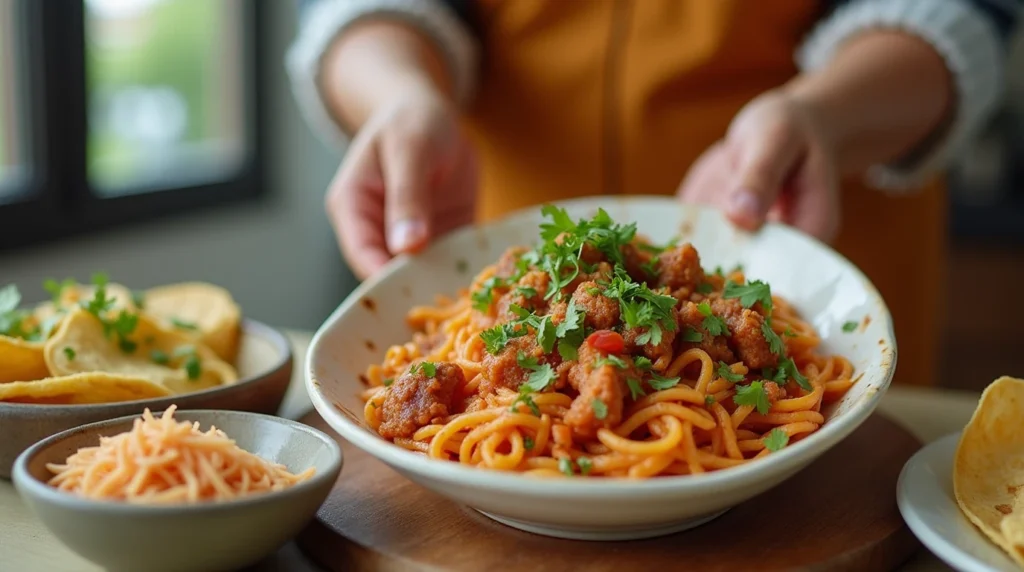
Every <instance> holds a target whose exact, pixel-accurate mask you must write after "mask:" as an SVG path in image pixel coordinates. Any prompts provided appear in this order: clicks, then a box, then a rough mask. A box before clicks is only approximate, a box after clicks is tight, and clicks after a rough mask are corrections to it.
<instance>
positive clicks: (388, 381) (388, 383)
mask: <svg viewBox="0 0 1024 572" xmlns="http://www.w3.org/2000/svg"><path fill="white" fill-rule="evenodd" d="M394 382H395V378H393V377H387V378H384V381H383V382H381V383H383V384H384V387H391V384H392V383H394Z"/></svg>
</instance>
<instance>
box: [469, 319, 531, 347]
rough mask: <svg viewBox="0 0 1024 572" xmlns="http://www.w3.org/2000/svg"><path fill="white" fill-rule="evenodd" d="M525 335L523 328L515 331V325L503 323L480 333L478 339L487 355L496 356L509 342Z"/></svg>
mask: <svg viewBox="0 0 1024 572" xmlns="http://www.w3.org/2000/svg"><path fill="white" fill-rule="evenodd" d="M525 335H526V329H525V328H519V329H517V328H516V325H515V324H513V323H505V324H501V325H499V326H494V327H493V328H489V329H487V330H484V331H482V332H480V339H481V340H483V341H484V347H485V348H486V349H487V353H489V354H491V355H498V354H499V353H501V350H503V349H505V346H506V345H508V342H509V340H512V339H513V338H518V337H520V336H525Z"/></svg>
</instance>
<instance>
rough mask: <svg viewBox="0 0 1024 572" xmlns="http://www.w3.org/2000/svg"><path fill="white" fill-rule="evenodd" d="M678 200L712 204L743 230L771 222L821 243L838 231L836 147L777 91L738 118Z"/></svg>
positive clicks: (800, 105) (806, 112)
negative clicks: (792, 227)
mask: <svg viewBox="0 0 1024 572" xmlns="http://www.w3.org/2000/svg"><path fill="white" fill-rule="evenodd" d="M678 195H679V197H680V199H682V200H683V201H684V202H692V203H704V204H710V205H714V206H716V207H718V208H720V209H722V211H723V212H724V213H725V214H726V216H727V217H728V218H729V219H730V220H731V221H732V222H733V223H734V224H736V225H737V226H740V227H742V228H745V229H748V230H756V229H758V228H760V227H761V225H762V224H764V222H765V220H776V221H782V222H785V223H787V224H790V225H793V226H795V227H797V228H798V229H800V230H802V231H804V232H806V233H808V234H811V235H813V236H815V237H817V238H820V239H822V240H825V241H830V240H832V239H834V238H835V236H836V234H837V233H838V231H839V222H840V211H839V180H838V174H837V165H836V160H835V152H834V150H833V145H832V144H831V142H830V141H829V138H828V136H827V133H825V129H824V128H822V127H821V125H820V122H819V121H818V120H817V118H816V117H815V115H814V112H813V110H812V109H811V108H810V106H808V105H807V104H805V103H804V102H802V101H801V100H800V99H799V98H795V97H792V96H790V95H787V94H785V93H783V92H781V91H772V92H768V93H766V94H763V95H761V96H759V97H757V98H756V99H754V100H753V101H751V102H750V103H748V104H747V105H746V106H745V107H744V108H743V109H742V110H741V111H740V112H739V113H738V114H737V115H736V117H735V118H734V119H733V121H732V124H731V125H730V126H729V131H728V133H727V134H726V136H725V138H724V139H722V140H721V141H719V142H717V143H715V144H714V145H712V146H711V147H710V148H709V149H708V150H707V151H705V152H704V153H703V154H702V155H701V156H700V158H698V159H697V161H696V162H694V164H693V166H692V167H691V168H690V171H689V173H687V175H686V177H685V179H684V180H683V183H682V185H680V187H679V191H678Z"/></svg>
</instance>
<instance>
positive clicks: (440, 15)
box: [285, 0, 479, 144]
mask: <svg viewBox="0 0 1024 572" xmlns="http://www.w3.org/2000/svg"><path fill="white" fill-rule="evenodd" d="M300 7H301V9H302V10H301V13H300V24H299V33H298V35H297V37H296V39H295V41H294V42H293V43H292V45H291V47H290V48H289V50H288V53H287V55H286V61H285V63H286V67H287V69H288V74H289V76H290V78H291V83H292V91H293V93H294V94H295V98H296V100H297V101H298V103H299V108H300V109H301V110H302V113H303V115H304V117H305V118H306V120H307V121H308V122H309V124H310V125H311V126H312V127H313V128H314V130H316V131H317V132H318V133H319V134H320V135H321V136H322V137H323V138H324V139H325V140H327V141H328V142H330V143H335V144H344V143H345V142H346V141H347V140H348V138H349V136H350V135H351V134H349V133H345V132H344V131H343V130H342V127H341V123H340V122H339V121H337V118H336V117H334V116H333V115H332V113H331V111H330V108H329V107H328V106H327V104H326V102H325V101H324V97H323V91H322V90H321V69H322V64H323V58H324V55H325V54H326V52H327V50H328V48H329V47H330V46H331V44H332V43H333V42H334V40H335V39H336V38H337V37H338V36H340V35H341V34H342V33H344V31H345V30H346V29H348V28H349V27H350V26H351V25H352V24H354V23H356V22H359V21H360V20H363V19H367V18H393V19H397V20H401V21H402V22H405V23H408V24H410V25H412V26H415V27H416V28H417V29H418V30H420V31H422V32H423V33H424V34H425V35H426V36H427V37H429V38H430V39H431V40H432V41H433V42H434V43H435V44H436V45H437V47H438V48H439V49H440V51H441V53H442V54H443V56H444V58H445V61H446V63H447V65H448V67H449V69H450V71H451V73H452V78H453V81H454V84H455V98H456V101H457V103H460V104H465V103H466V102H467V101H469V99H470V98H471V97H472V95H473V91H474V90H475V87H476V81H477V62H478V59H479V54H478V51H479V48H478V46H477V43H476V40H475V38H474V37H473V35H472V34H471V31H470V29H469V26H468V25H467V23H466V21H465V19H464V17H465V12H464V10H460V9H459V8H460V7H462V8H464V6H461V5H460V3H458V2H454V3H451V4H449V2H446V1H444V0H304V4H301V5H300Z"/></svg>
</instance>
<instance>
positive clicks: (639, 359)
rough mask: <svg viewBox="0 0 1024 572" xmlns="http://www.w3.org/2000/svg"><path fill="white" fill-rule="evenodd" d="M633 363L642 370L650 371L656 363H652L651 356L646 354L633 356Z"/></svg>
mask: <svg viewBox="0 0 1024 572" xmlns="http://www.w3.org/2000/svg"><path fill="white" fill-rule="evenodd" d="M633 365H635V366H636V368H637V369H639V370H641V371H650V370H651V368H652V367H654V364H652V363H651V358H649V357H646V356H636V357H635V358H633Z"/></svg>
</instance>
